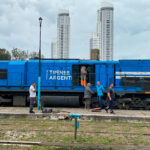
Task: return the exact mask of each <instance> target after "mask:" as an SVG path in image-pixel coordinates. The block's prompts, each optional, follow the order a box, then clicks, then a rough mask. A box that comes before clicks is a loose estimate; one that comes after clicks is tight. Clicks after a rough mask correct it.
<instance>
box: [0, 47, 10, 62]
mask: <svg viewBox="0 0 150 150" xmlns="http://www.w3.org/2000/svg"><path fill="white" fill-rule="evenodd" d="M0 60H11V54H10V53H9V51H7V50H6V49H5V48H0Z"/></svg>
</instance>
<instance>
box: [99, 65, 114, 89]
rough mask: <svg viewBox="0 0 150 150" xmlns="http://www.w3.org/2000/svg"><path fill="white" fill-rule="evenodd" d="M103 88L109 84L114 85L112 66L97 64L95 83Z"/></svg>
mask: <svg viewBox="0 0 150 150" xmlns="http://www.w3.org/2000/svg"><path fill="white" fill-rule="evenodd" d="M97 81H100V83H101V84H102V85H103V86H104V87H108V86H109V84H110V83H114V64H98V65H96V82H97Z"/></svg>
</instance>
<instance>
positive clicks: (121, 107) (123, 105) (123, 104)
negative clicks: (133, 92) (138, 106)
mask: <svg viewBox="0 0 150 150" xmlns="http://www.w3.org/2000/svg"><path fill="white" fill-rule="evenodd" d="M118 108H119V109H126V110H129V109H130V106H129V105H128V104H125V103H122V104H118Z"/></svg>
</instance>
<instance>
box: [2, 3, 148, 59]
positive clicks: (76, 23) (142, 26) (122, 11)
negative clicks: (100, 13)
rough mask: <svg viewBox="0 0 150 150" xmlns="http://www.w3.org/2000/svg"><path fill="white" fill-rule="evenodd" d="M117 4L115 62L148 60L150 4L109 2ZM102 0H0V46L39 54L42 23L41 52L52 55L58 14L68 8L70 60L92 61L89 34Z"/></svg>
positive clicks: (115, 5)
mask: <svg viewBox="0 0 150 150" xmlns="http://www.w3.org/2000/svg"><path fill="white" fill-rule="evenodd" d="M108 1H109V2H111V3H113V5H114V59H115V60H118V59H132V58H139V59H144V58H146V59H147V58H149V55H150V52H149V48H150V44H149V43H150V42H149V34H150V29H149V26H150V19H149V14H150V9H149V7H150V1H149V0H142V1H141V0H132V1H131V0H123V1H118V0H108ZM101 2H102V1H99V0H92V1H91V0H63V1H62V0H50V1H49V0H42V1H39V0H24V1H20V0H0V4H1V5H0V22H1V23H0V47H1V48H6V49H8V50H12V48H14V47H17V48H20V49H24V50H28V51H38V48H39V21H38V18H39V17H40V16H41V17H42V18H43V22H42V53H43V54H44V55H45V56H46V57H50V56H51V45H50V44H51V39H52V38H53V37H56V36H57V13H58V10H59V9H62V8H63V9H68V10H69V12H70V18H71V57H73V58H89V39H88V35H89V34H90V33H92V32H96V21H97V9H99V8H100V3H101Z"/></svg>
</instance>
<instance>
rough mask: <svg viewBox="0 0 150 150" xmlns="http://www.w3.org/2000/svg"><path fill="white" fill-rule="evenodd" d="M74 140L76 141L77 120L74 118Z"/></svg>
mask: <svg viewBox="0 0 150 150" xmlns="http://www.w3.org/2000/svg"><path fill="white" fill-rule="evenodd" d="M74 139H75V140H76V139H77V118H76V117H75V130H74Z"/></svg>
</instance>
